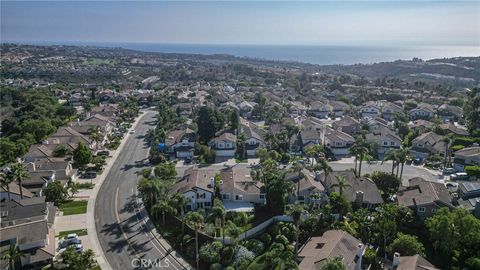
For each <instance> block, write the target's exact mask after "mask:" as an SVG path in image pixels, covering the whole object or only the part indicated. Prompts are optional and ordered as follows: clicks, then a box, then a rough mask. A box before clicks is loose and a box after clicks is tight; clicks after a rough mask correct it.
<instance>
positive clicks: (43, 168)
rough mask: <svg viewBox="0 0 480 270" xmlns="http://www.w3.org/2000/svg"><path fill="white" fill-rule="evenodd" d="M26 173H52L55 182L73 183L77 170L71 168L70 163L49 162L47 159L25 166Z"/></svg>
mask: <svg viewBox="0 0 480 270" xmlns="http://www.w3.org/2000/svg"><path fill="white" fill-rule="evenodd" d="M26 166H27V169H28V173H29V174H30V175H34V174H36V173H40V174H43V173H48V172H50V173H53V174H54V175H55V180H58V181H66V182H68V181H75V180H76V178H77V169H74V168H73V167H72V162H70V161H54V162H52V161H50V160H49V159H43V160H38V161H35V162H29V163H27V164H26Z"/></svg>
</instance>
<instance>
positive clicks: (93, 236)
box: [86, 112, 146, 270]
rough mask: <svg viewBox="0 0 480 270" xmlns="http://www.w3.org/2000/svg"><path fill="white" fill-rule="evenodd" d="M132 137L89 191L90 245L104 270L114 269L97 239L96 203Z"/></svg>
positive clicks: (88, 219) (87, 217) (121, 147)
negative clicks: (114, 165) (113, 167)
mask: <svg viewBox="0 0 480 270" xmlns="http://www.w3.org/2000/svg"><path fill="white" fill-rule="evenodd" d="M145 115H146V113H145V112H142V114H141V115H140V116H138V117H137V119H136V120H135V122H134V123H133V124H132V128H133V129H135V128H136V127H137V125H138V123H139V122H140V119H142V118H143V117H144V116H145ZM130 135H131V134H130V133H129V132H128V133H126V134H125V137H123V139H122V142H121V143H120V145H119V146H118V148H117V149H116V150H115V151H114V153H113V154H112V157H111V158H110V160H108V161H107V164H106V166H105V169H104V170H103V172H102V174H101V175H100V176H97V178H96V179H95V180H94V181H93V182H94V183H95V187H94V188H93V189H90V190H89V191H90V192H89V198H88V206H87V214H86V224H87V231H88V240H89V242H90V243H89V244H91V247H92V250H93V252H95V256H96V260H97V263H98V265H99V266H100V268H101V269H103V270H105V269H106V270H113V269H112V267H111V266H110V264H109V263H108V261H107V260H106V259H105V255H104V254H103V250H102V247H101V245H100V241H99V240H98V237H97V231H96V228H95V215H94V211H95V201H96V198H97V194H98V191H99V190H100V187H101V186H102V183H103V181H104V180H105V177H106V176H107V174H108V173H109V172H110V169H111V168H112V165H113V163H114V162H115V160H116V159H117V157H118V155H119V153H120V152H121V151H122V149H123V147H124V146H125V142H126V141H127V140H128V138H130Z"/></svg>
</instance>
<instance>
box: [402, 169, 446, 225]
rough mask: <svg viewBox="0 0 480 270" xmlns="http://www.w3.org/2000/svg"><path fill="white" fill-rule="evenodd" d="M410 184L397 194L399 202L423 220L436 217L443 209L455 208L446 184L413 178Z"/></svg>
mask: <svg viewBox="0 0 480 270" xmlns="http://www.w3.org/2000/svg"><path fill="white" fill-rule="evenodd" d="M408 183H409V185H408V187H404V188H401V189H400V190H399V191H398V192H397V202H398V204H399V205H401V206H405V207H409V208H411V209H412V210H413V211H414V212H415V213H416V214H417V216H418V217H419V218H420V219H421V220H424V219H426V218H428V217H431V216H433V215H435V213H436V212H437V211H438V209H440V208H442V207H449V208H454V206H453V205H452V198H451V196H450V193H449V192H448V190H447V188H446V187H445V185H444V184H442V183H437V182H431V181H427V180H425V179H423V178H420V177H415V178H412V179H410V180H408Z"/></svg>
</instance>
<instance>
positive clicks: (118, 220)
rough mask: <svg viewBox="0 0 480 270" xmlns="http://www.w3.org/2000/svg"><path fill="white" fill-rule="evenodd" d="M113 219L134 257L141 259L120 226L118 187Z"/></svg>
mask: <svg viewBox="0 0 480 270" xmlns="http://www.w3.org/2000/svg"><path fill="white" fill-rule="evenodd" d="M115 218H116V219H117V224H118V227H119V228H120V231H122V235H123V238H125V240H126V241H127V244H128V246H129V247H130V248H131V249H132V250H133V252H134V253H135V255H136V256H137V257H138V258H139V259H140V258H141V257H140V255H139V254H138V252H137V251H136V250H135V249H134V248H133V246H132V243H130V240H129V239H128V237H127V234H126V233H125V231H124V230H123V228H122V225H120V216H119V215H118V187H117V191H116V192H115Z"/></svg>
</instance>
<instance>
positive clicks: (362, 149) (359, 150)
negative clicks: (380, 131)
mask: <svg viewBox="0 0 480 270" xmlns="http://www.w3.org/2000/svg"><path fill="white" fill-rule="evenodd" d="M354 146H355V153H356V154H357V155H358V157H359V160H358V161H359V164H358V176H359V177H360V176H361V175H362V162H363V159H364V158H365V156H366V155H367V154H368V152H369V147H368V143H367V141H366V140H365V139H364V138H363V137H357V139H356V140H355V143H354Z"/></svg>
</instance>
